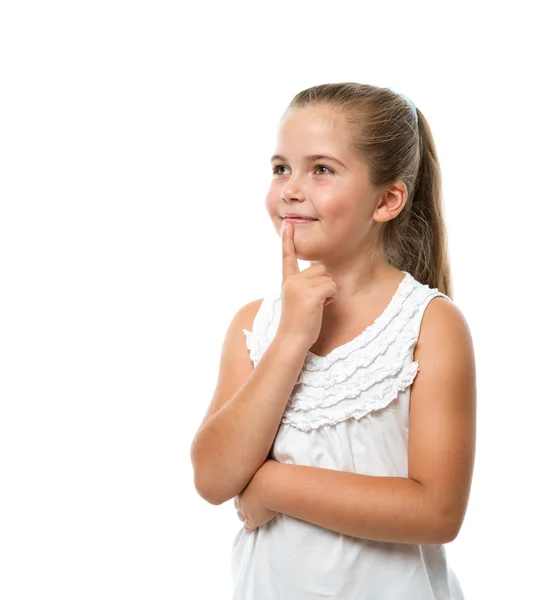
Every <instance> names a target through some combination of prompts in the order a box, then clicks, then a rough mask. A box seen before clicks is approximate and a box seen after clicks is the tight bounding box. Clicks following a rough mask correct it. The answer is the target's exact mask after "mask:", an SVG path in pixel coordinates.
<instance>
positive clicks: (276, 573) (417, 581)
mask: <svg viewBox="0 0 538 600" xmlns="http://www.w3.org/2000/svg"><path fill="white" fill-rule="evenodd" d="M402 275H403V276H404V277H403V279H402V281H401V283H400V285H399V287H398V289H397V291H396V293H395V295H394V296H393V297H392V299H391V301H390V303H389V305H388V306H387V307H386V308H385V310H384V311H383V313H382V314H381V315H380V316H379V317H378V318H377V319H376V320H375V321H374V323H373V324H372V325H370V326H369V327H367V328H366V329H365V330H364V331H363V332H362V333H361V334H360V335H358V336H357V337H356V338H355V339H353V340H351V341H350V342H348V343H346V344H343V345H342V346H339V347H338V348H336V349H334V350H333V351H332V352H330V353H329V354H328V355H327V356H325V357H321V356H317V355H315V354H312V353H311V352H308V354H307V355H306V358H305V362H304V365H303V368H302V370H301V373H300V375H299V377H298V379H297V383H296V385H295V387H294V389H293V392H292V395H291V396H290V399H289V401H288V405H287V407H286V409H285V411H284V414H283V417H282V422H281V424H280V427H279V429H278V432H277V435H276V437H275V441H274V445H273V448H272V455H271V458H274V459H275V460H277V461H279V462H282V463H290V464H298V465H309V466H315V467H323V468H326V469H337V470H342V471H350V472H354V473H361V474H364V475H376V476H387V477H407V476H408V471H407V440H408V417H409V399H410V385H411V384H412V382H413V379H414V377H415V375H416V373H417V371H418V369H419V365H418V362H416V361H413V351H414V348H415V345H416V342H417V339H418V335H419V331H420V324H421V321H422V317H423V314H424V310H425V309H426V306H427V305H428V303H429V302H430V300H432V298H434V297H436V296H443V297H445V298H448V296H446V295H445V294H443V293H441V292H439V291H438V290H437V288H430V287H429V286H427V285H424V284H421V283H420V282H418V281H417V280H416V279H415V278H414V277H413V276H412V275H411V274H409V273H407V272H406V271H402ZM275 287H276V289H274V288H273V289H272V291H271V292H270V293H269V294H267V295H266V296H265V297H264V300H263V302H262V304H261V306H260V309H259V311H258V313H257V315H256V317H255V319H254V323H253V326H252V331H248V330H247V329H244V330H243V331H244V333H245V336H246V343H247V347H248V349H249V350H250V357H251V359H252V361H253V364H254V365H256V364H257V363H258V361H259V360H260V358H261V356H262V355H263V353H264V351H265V349H266V348H267V347H268V345H269V344H270V343H271V340H272V339H273V337H274V335H275V333H276V329H277V327H278V323H279V318H280V309H281V296H280V286H279V285H278V286H275ZM448 299H449V300H450V298H448ZM432 401H435V399H434V398H432ZM231 567H232V569H231V570H232V580H233V586H234V594H233V600H313V599H315V598H325V599H329V598H331V599H333V598H334V599H338V600H463V594H462V592H461V589H460V586H459V584H458V580H457V578H456V576H455V574H454V573H453V571H452V570H451V569H450V568H449V567H448V565H447V561H446V554H445V549H444V546H443V545H442V544H441V545H433V544H432V545H429V544H428V545H417V544H402V543H388V542H379V541H373V540H367V539H362V538H357V537H353V536H349V535H344V534H341V533H338V532H335V531H332V530H330V529H326V528H323V527H319V526H317V525H314V524H312V523H308V522H306V521H302V520H300V519H296V518H293V517H290V516H289V515H283V514H278V515H277V516H276V517H275V518H274V519H272V520H271V521H269V522H268V523H267V524H265V525H263V526H261V527H258V528H257V529H256V530H254V531H253V532H250V533H248V532H246V531H245V529H244V527H243V526H242V525H241V528H240V530H239V531H238V533H237V535H236V537H235V540H234V542H233V550H232V560H231Z"/></svg>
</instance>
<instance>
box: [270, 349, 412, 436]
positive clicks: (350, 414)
mask: <svg viewBox="0 0 538 600" xmlns="http://www.w3.org/2000/svg"><path fill="white" fill-rule="evenodd" d="M418 371H419V364H418V362H417V361H415V362H413V363H411V366H410V368H409V369H408V370H407V371H406V373H405V374H404V375H403V376H399V377H395V378H389V379H386V380H385V383H384V386H383V388H382V390H381V392H380V393H377V394H369V395H367V396H365V398H364V401H363V402H361V403H360V405H359V406H357V399H356V396H353V397H352V398H350V399H348V400H346V401H342V402H340V403H339V404H338V410H335V409H333V408H331V410H323V409H320V408H315V409H313V410H310V411H306V412H305V411H297V410H293V409H290V408H288V409H286V411H285V412H284V415H283V417H282V424H287V425H290V426H291V427H295V428H296V429H299V430H301V431H305V432H309V431H312V430H314V429H319V428H320V427H322V426H324V425H336V424H337V423H341V422H342V421H345V420H347V419H350V418H354V419H357V420H359V419H361V418H362V417H364V416H365V415H367V414H368V413H370V412H372V411H374V410H380V409H383V408H385V407H387V406H388V405H389V404H390V403H391V402H392V401H393V400H395V399H396V398H397V397H398V394H399V393H400V392H401V391H403V390H405V389H406V388H407V387H408V386H410V385H411V384H412V383H413V380H414V379H415V376H416V374H417V372H418ZM346 404H347V406H346Z"/></svg>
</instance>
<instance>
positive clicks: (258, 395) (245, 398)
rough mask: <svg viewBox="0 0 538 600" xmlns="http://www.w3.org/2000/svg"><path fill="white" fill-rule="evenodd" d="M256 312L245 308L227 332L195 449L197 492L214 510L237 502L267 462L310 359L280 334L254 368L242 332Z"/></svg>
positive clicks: (193, 454)
mask: <svg viewBox="0 0 538 600" xmlns="http://www.w3.org/2000/svg"><path fill="white" fill-rule="evenodd" d="M258 307H259V301H255V302H253V303H250V304H248V305H246V306H245V307H243V308H242V309H241V310H240V311H238V313H237V314H236V316H235V317H234V319H233V321H232V323H231V324H230V326H229V329H228V332H227V334H226V337H225V340H224V344H223V348H222V355H221V363H220V371H219V379H218V383H217V387H216V390H215V394H214V397H213V400H212V402H211V405H210V407H209V409H208V412H207V414H206V417H205V418H204V420H203V422H202V425H201V426H200V428H199V429H198V432H197V433H196V435H195V437H194V440H193V442H192V445H191V461H192V464H193V467H194V475H195V487H196V489H197V491H198V493H199V494H200V495H201V496H202V497H203V498H204V499H205V500H207V501H208V502H210V503H211V504H222V503H223V502H226V501H227V500H229V499H231V498H233V497H234V496H237V495H238V494H239V493H240V492H241V491H242V490H243V489H244V488H245V487H246V486H247V485H248V483H249V481H250V480H251V479H252V477H253V476H254V475H255V473H256V471H257V470H258V469H259V468H260V467H261V466H262V465H263V463H264V462H265V461H266V460H267V457H268V454H269V452H270V450H271V447H272V445H273V441H274V438H275V436H276V433H277V431H278V427H279V425H280V421H281V419H282V414H283V413H284V410H285V408H286V404H287V402H288V399H289V397H290V395H291V393H292V390H293V387H294V386H295V383H296V382H297V378H298V376H299V373H300V371H301V368H302V366H303V363H304V359H305V356H306V351H307V348H304V346H303V345H301V344H298V343H297V342H296V341H295V340H292V339H290V338H289V337H287V336H285V335H283V334H280V333H278V332H277V334H276V335H275V337H274V338H273V340H272V342H271V344H270V345H269V346H268V347H267V349H266V350H265V353H264V354H263V356H262V357H261V359H260V361H259V362H258V364H257V365H256V368H253V365H252V361H251V360H250V355H249V352H248V348H247V346H246V340H245V334H244V333H243V331H242V330H243V328H245V329H249V330H250V328H251V323H252V320H253V313H254V311H255V309H257V308H258Z"/></svg>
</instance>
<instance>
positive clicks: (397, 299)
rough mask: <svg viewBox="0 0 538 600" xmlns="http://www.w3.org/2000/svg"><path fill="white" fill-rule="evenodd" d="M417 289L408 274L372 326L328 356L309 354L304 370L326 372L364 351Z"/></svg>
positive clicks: (413, 280)
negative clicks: (336, 364) (336, 363)
mask: <svg viewBox="0 0 538 600" xmlns="http://www.w3.org/2000/svg"><path fill="white" fill-rule="evenodd" d="M415 289H416V288H415V279H414V278H413V277H412V276H411V275H410V274H409V273H406V274H405V277H404V279H402V281H401V283H400V286H399V288H398V290H397V291H396V293H395V294H394V296H393V297H392V299H391V301H390V302H389V305H388V306H387V307H386V309H385V310H384V311H383V312H382V313H381V315H379V317H378V318H377V319H376V320H375V321H374V322H373V323H372V324H371V325H369V326H368V327H367V328H366V329H365V330H364V331H363V332H362V333H360V334H359V335H358V336H357V337H356V338H354V339H353V340H351V341H349V342H347V343H346V344H342V345H341V346H338V347H337V348H335V349H334V350H332V351H331V352H329V354H327V355H326V356H318V355H317V354H313V353H312V352H308V353H307V355H306V359H305V364H304V369H305V370H306V371H326V370H327V369H329V367H331V366H332V365H333V364H334V363H335V362H336V361H339V360H345V359H346V358H347V357H348V356H349V355H350V354H351V353H352V352H355V351H356V350H362V349H363V348H365V347H367V346H368V345H369V344H371V343H372V341H374V340H375V339H376V338H377V337H378V336H379V334H380V333H381V332H383V331H384V330H385V329H386V328H387V326H388V325H389V324H390V323H391V322H392V320H393V319H394V318H395V317H396V316H397V315H398V314H399V313H400V312H401V310H402V308H403V307H404V305H405V303H406V300H407V298H408V297H409V296H410V295H411V294H412V293H413V291H414V290H415ZM369 354H371V353H369ZM376 355H377V354H375V353H374V355H373V357H374V358H375V356H376Z"/></svg>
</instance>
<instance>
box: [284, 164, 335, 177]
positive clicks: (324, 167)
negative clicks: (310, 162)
mask: <svg viewBox="0 0 538 600" xmlns="http://www.w3.org/2000/svg"><path fill="white" fill-rule="evenodd" d="M285 168H286V167H285V166H284V165H275V166H274V167H273V174H275V175H282V173H279V172H278V169H285ZM316 169H327V171H329V172H330V173H334V171H333V170H332V169H330V168H329V167H326V166H325V165H316ZM322 175H323V173H322Z"/></svg>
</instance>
